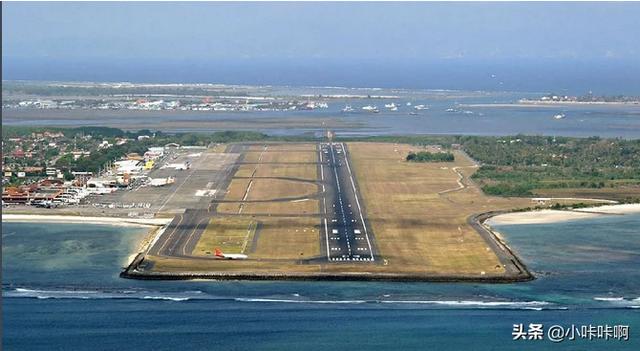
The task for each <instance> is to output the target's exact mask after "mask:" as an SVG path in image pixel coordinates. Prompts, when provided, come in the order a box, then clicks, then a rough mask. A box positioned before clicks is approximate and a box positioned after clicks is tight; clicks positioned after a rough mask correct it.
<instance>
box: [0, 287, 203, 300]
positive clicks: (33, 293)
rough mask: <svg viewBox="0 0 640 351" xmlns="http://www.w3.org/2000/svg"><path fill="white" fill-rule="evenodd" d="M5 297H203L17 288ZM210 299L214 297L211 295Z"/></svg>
mask: <svg viewBox="0 0 640 351" xmlns="http://www.w3.org/2000/svg"><path fill="white" fill-rule="evenodd" d="M2 295H3V297H22V298H34V299H42V300H44V299H81V300H89V299H139V300H166V301H188V300H192V299H202V298H203V297H204V298H206V297H205V296H202V292H201V291H188V292H183V293H175V294H173V293H159V292H150V291H135V290H116V291H100V290H54V289H51V290H39V289H26V288H15V289H13V290H5V291H3V292H2ZM209 298H210V299H212V298H214V297H213V296H209Z"/></svg>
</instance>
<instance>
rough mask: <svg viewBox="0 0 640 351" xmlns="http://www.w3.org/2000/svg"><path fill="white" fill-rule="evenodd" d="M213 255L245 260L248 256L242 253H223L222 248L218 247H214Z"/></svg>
mask: <svg viewBox="0 0 640 351" xmlns="http://www.w3.org/2000/svg"><path fill="white" fill-rule="evenodd" d="M215 255H216V258H221V259H225V260H246V259H247V258H249V256H247V255H243V254H225V253H224V252H222V250H220V249H218V248H216V250H215Z"/></svg>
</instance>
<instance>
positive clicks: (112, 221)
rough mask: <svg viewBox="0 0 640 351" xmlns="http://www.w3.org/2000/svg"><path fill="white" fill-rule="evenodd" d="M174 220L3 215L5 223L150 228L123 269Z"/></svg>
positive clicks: (133, 249) (136, 245) (135, 246)
mask: <svg viewBox="0 0 640 351" xmlns="http://www.w3.org/2000/svg"><path fill="white" fill-rule="evenodd" d="M172 220H173V218H142V219H140V218H118V217H83V216H65V215H27V214H3V215H2V222H3V223H5V222H6V223H61V224H96V225H100V224H102V225H110V226H117V227H137V228H149V232H148V233H147V234H146V235H145V236H144V237H143V238H142V239H140V240H139V241H138V242H137V243H135V245H134V246H133V247H132V248H131V249H132V252H131V253H130V254H129V255H128V256H127V258H126V259H125V260H124V262H122V266H123V267H128V266H130V265H131V264H132V263H133V262H134V260H135V259H136V257H137V256H138V255H139V254H141V253H143V252H146V251H147V250H148V249H149V248H150V247H151V246H152V245H153V243H154V242H155V240H157V238H158V237H159V236H160V235H162V233H163V232H164V229H165V228H166V225H167V224H169V223H171V221H172Z"/></svg>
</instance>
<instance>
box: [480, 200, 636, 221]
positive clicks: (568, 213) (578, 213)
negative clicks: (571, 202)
mask: <svg viewBox="0 0 640 351" xmlns="http://www.w3.org/2000/svg"><path fill="white" fill-rule="evenodd" d="M631 213H640V204H622V205H605V206H596V207H585V208H580V209H575V210H539V211H530V212H513V213H506V214H502V215H498V216H495V217H492V218H490V219H489V220H487V222H486V223H487V224H488V225H504V224H542V223H556V222H565V221H572V220H576V219H585V218H594V217H598V216H603V215H607V214H612V215H624V214H631Z"/></svg>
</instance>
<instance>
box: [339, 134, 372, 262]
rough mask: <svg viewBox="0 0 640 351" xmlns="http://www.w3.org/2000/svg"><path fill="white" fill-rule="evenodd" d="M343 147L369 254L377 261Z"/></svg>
mask: <svg viewBox="0 0 640 351" xmlns="http://www.w3.org/2000/svg"><path fill="white" fill-rule="evenodd" d="M340 144H341V145H342V150H343V152H344V153H345V154H344V159H345V162H346V163H347V169H348V170H349V179H351V186H352V187H353V194H354V197H355V198H356V205H358V212H360V220H361V221H362V227H363V228H364V235H365V237H366V238H367V245H368V246H369V254H370V255H371V261H375V258H374V257H373V250H371V241H370V240H369V233H368V231H367V225H366V223H365V222H364V216H363V215H362V207H360V201H359V200H358V192H357V191H356V183H355V182H354V181H353V173H352V172H351V166H349V157H347V152H346V148H345V147H344V144H343V143H340Z"/></svg>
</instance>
